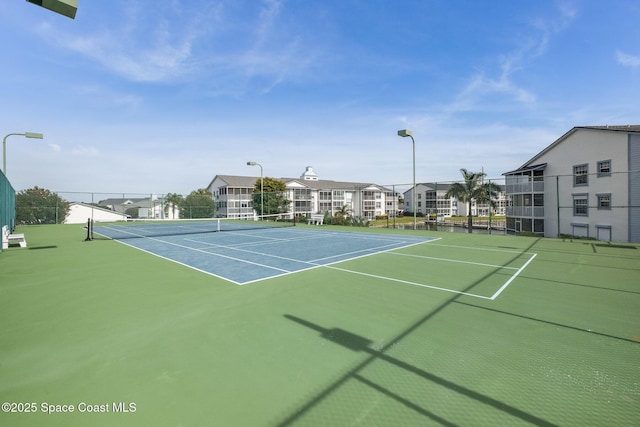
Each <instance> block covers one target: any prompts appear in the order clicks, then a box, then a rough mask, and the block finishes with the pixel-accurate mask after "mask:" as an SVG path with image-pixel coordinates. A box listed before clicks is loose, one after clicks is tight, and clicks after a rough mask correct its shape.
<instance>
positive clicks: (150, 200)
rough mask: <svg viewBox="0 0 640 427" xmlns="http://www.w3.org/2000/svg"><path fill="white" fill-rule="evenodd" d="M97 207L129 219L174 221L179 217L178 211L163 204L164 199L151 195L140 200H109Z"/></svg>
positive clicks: (103, 201)
mask: <svg viewBox="0 0 640 427" xmlns="http://www.w3.org/2000/svg"><path fill="white" fill-rule="evenodd" d="M98 205H99V206H101V207H103V208H105V209H109V210H112V211H115V212H118V213H121V214H127V215H128V216H129V217H131V218H145V219H174V218H178V217H179V209H178V208H177V207H175V206H172V205H169V204H167V203H165V201H164V199H162V198H160V197H158V196H156V195H152V196H150V197H142V198H135V197H134V198H126V197H125V198H111V199H105V200H100V201H99V202H98Z"/></svg>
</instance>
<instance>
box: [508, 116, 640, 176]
mask: <svg viewBox="0 0 640 427" xmlns="http://www.w3.org/2000/svg"><path fill="white" fill-rule="evenodd" d="M579 130H593V131H604V132H625V133H638V132H640V125H618V126H609V125H606V126H575V127H573V128H571V130H569V132H567V133H565V134H564V135H562V136H561V137H560V138H558V139H556V140H555V141H554V142H552V143H551V144H550V145H548V146H547V147H545V148H544V149H543V150H542V151H540V152H539V153H538V154H536V155H535V156H533V157H532V158H531V159H529V160H528V161H527V162H526V163H524V164H523V165H522V166H520V167H519V168H518V169H517V170H520V169H523V168H527V167H529V166H530V165H531V164H532V163H533V162H534V161H536V160H537V159H538V158H540V156H542V155H543V154H545V153H547V152H548V151H550V150H551V149H552V148H554V147H555V146H557V145H558V144H560V143H561V142H562V141H564V140H566V139H567V138H569V137H570V136H571V135H573V134H574V133H576V132H578V131H579Z"/></svg>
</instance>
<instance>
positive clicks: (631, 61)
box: [616, 51, 640, 68]
mask: <svg viewBox="0 0 640 427" xmlns="http://www.w3.org/2000/svg"><path fill="white" fill-rule="evenodd" d="M616 58H617V60H618V63H619V64H621V65H624V66H626V67H631V68H637V67H640V56H639V55H630V54H628V53H625V52H622V51H617V52H616Z"/></svg>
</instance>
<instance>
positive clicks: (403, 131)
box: [398, 129, 412, 138]
mask: <svg viewBox="0 0 640 427" xmlns="http://www.w3.org/2000/svg"><path fill="white" fill-rule="evenodd" d="M411 135H412V133H411V131H410V130H409V129H401V130H399V131H398V136H401V137H403V138H404V137H407V136H411Z"/></svg>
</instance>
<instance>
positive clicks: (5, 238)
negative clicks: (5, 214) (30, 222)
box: [2, 225, 27, 249]
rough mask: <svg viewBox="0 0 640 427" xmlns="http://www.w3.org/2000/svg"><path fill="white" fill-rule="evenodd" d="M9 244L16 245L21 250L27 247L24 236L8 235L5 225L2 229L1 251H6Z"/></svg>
mask: <svg viewBox="0 0 640 427" xmlns="http://www.w3.org/2000/svg"><path fill="white" fill-rule="evenodd" d="M11 243H18V244H20V247H21V248H26V247H27V239H25V237H24V234H9V230H8V228H7V226H6V225H5V226H4V227H2V249H7V248H8V247H9V245H10V244H11Z"/></svg>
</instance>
